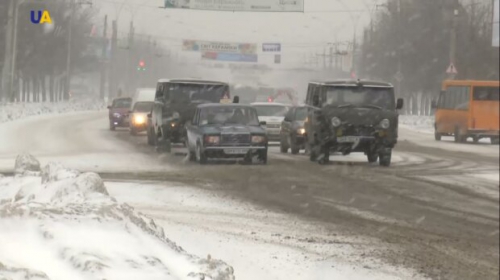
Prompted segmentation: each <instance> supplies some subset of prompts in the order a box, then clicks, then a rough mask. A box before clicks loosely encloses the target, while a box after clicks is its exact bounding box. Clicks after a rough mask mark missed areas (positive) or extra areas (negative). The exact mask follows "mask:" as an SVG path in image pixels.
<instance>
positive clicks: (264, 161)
mask: <svg viewBox="0 0 500 280" xmlns="http://www.w3.org/2000/svg"><path fill="white" fill-rule="evenodd" d="M259 160H260V162H261V163H262V164H267V149H265V150H264V151H261V152H260V154H259Z"/></svg>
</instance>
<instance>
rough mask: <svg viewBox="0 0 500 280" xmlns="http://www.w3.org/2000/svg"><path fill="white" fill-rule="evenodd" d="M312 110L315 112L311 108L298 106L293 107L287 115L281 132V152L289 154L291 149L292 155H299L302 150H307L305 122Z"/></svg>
mask: <svg viewBox="0 0 500 280" xmlns="http://www.w3.org/2000/svg"><path fill="white" fill-rule="evenodd" d="M311 110H313V107H311V106H307V105H303V106H297V107H292V108H291V109H290V110H289V111H288V113H287V114H286V115H285V119H284V120H283V122H282V123H281V130H280V151H281V152H282V153H287V152H288V149H290V150H291V152H292V154H298V153H299V152H300V150H302V149H305V148H306V130H305V128H304V121H305V120H306V119H307V115H308V113H309V112H310V111H311Z"/></svg>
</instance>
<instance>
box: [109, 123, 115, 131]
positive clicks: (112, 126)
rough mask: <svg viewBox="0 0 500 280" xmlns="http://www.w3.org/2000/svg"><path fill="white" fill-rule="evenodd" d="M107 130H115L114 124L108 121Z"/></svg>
mask: <svg viewBox="0 0 500 280" xmlns="http://www.w3.org/2000/svg"><path fill="white" fill-rule="evenodd" d="M109 130H111V131H115V130H116V127H115V125H114V124H112V123H109Z"/></svg>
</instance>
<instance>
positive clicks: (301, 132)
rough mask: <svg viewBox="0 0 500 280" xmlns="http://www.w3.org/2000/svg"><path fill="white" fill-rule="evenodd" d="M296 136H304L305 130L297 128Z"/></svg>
mask: <svg viewBox="0 0 500 280" xmlns="http://www.w3.org/2000/svg"><path fill="white" fill-rule="evenodd" d="M297 134H300V135H304V134H306V129H305V128H299V129H298V130H297Z"/></svg>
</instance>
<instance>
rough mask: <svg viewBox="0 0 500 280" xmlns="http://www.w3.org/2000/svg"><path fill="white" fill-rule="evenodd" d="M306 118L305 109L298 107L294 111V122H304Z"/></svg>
mask: <svg viewBox="0 0 500 280" xmlns="http://www.w3.org/2000/svg"><path fill="white" fill-rule="evenodd" d="M306 118H307V108H306V107H300V108H297V109H295V120H297V121H304V120H305V119H306Z"/></svg>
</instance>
